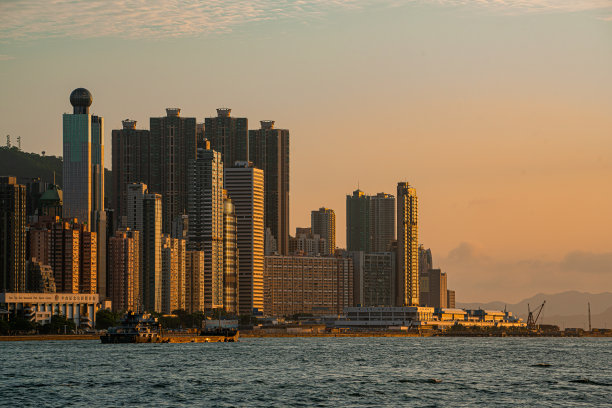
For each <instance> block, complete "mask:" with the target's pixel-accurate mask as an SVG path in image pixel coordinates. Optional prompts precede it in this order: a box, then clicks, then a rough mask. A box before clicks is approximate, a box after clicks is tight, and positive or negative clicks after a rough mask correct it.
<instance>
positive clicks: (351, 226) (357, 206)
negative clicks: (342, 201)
mask: <svg viewBox="0 0 612 408" xmlns="http://www.w3.org/2000/svg"><path fill="white" fill-rule="evenodd" d="M370 219H371V217H370V197H368V196H367V195H365V193H364V192H363V191H361V190H355V191H353V194H352V195H347V196H346V250H347V251H350V252H355V251H363V252H370V251H371V232H370V226H371V225H370Z"/></svg>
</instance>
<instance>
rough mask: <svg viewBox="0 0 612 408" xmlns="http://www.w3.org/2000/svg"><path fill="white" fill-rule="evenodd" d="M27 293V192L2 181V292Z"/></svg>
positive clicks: (9, 179)
mask: <svg viewBox="0 0 612 408" xmlns="http://www.w3.org/2000/svg"><path fill="white" fill-rule="evenodd" d="M25 290H26V188H25V186H24V185H21V184H17V180H16V178H15V177H5V176H3V177H0V292H25Z"/></svg>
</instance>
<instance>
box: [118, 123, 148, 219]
mask: <svg viewBox="0 0 612 408" xmlns="http://www.w3.org/2000/svg"><path fill="white" fill-rule="evenodd" d="M121 123H122V125H123V128H122V129H114V130H113V131H112V138H113V139H112V140H113V141H112V153H113V155H112V158H113V172H112V174H113V203H112V207H113V209H114V210H115V222H116V223H117V224H116V225H115V229H117V228H118V226H119V225H123V226H126V224H122V220H123V217H126V216H127V205H128V203H127V199H128V191H127V189H128V185H129V184H131V183H145V184H146V183H148V182H149V181H150V179H151V171H152V170H151V166H154V165H155V164H154V163H153V161H152V160H151V142H152V141H151V133H150V132H149V131H148V130H145V129H136V121H135V120H130V119H125V120H123V121H122V122H121Z"/></svg>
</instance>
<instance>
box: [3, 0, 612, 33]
mask: <svg viewBox="0 0 612 408" xmlns="http://www.w3.org/2000/svg"><path fill="white" fill-rule="evenodd" d="M413 3H421V4H423V3H426V4H434V5H439V6H475V7H480V8H485V9H493V10H495V11H497V12H501V13H506V14H518V13H530V12H580V11H587V10H602V13H604V12H605V13H604V14H602V15H601V17H600V18H601V19H604V20H607V19H609V18H610V15H611V14H612V6H611V4H610V1H609V0H583V1H576V0H403V1H402V0H297V1H292V0H236V1H231V2H230V1H223V0H207V1H202V0H24V1H10V0H9V1H3V2H2V3H0V39H4V40H7V39H12V40H15V39H37V38H49V37H70V38H95V37H109V36H114V37H120V38H171V37H194V36H201V35H206V34H210V33H224V32H228V31H232V30H233V29H235V28H237V27H240V26H243V25H245V24H249V23H253V22H258V21H267V20H280V19H293V20H297V21H301V22H304V21H309V20H312V19H317V18H321V17H322V16H325V15H326V14H327V13H330V12H332V11H334V10H358V9H364V8H367V7H370V6H373V5H379V6H389V7H391V6H394V7H400V6H404V5H406V4H413Z"/></svg>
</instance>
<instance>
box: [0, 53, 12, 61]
mask: <svg viewBox="0 0 612 408" xmlns="http://www.w3.org/2000/svg"><path fill="white" fill-rule="evenodd" d="M14 59H15V57H13V56H12V55H6V54H0V61H10V60H14Z"/></svg>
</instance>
